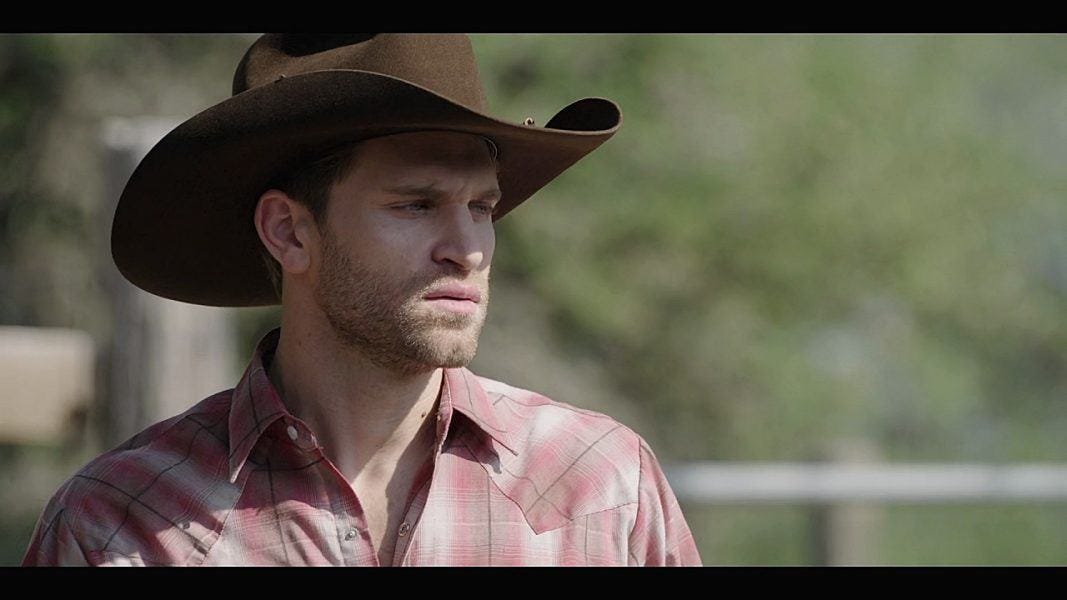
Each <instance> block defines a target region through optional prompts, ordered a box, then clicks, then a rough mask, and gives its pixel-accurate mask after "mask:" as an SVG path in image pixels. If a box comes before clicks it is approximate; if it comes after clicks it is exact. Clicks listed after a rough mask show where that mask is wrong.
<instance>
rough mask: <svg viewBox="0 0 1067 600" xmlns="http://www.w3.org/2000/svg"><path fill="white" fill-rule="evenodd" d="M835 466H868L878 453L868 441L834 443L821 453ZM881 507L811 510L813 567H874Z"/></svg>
mask: <svg viewBox="0 0 1067 600" xmlns="http://www.w3.org/2000/svg"><path fill="white" fill-rule="evenodd" d="M824 458H825V460H828V461H832V462H836V463H871V462H877V461H879V459H880V455H879V453H878V449H877V448H876V447H875V445H874V444H872V443H871V442H870V441H868V440H864V439H847V440H837V441H836V442H833V443H832V444H830V445H829V446H828V447H827V448H826V450H825V453H824ZM881 513H882V509H881V507H879V506H877V505H875V504H871V503H860V502H838V503H824V504H817V505H815V506H814V508H813V509H812V517H811V523H812V540H813V542H814V544H813V548H812V553H813V555H814V558H815V561H814V562H815V564H817V565H824V566H841V565H874V564H877V563H878V560H877V545H878V544H877V536H878V529H879V526H880V523H881V520H882V514H881Z"/></svg>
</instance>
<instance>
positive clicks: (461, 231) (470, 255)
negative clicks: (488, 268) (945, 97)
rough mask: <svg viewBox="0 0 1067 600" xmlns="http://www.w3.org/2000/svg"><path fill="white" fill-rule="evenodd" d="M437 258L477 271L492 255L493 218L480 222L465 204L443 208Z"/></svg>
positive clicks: (440, 260) (434, 258) (436, 245)
mask: <svg viewBox="0 0 1067 600" xmlns="http://www.w3.org/2000/svg"><path fill="white" fill-rule="evenodd" d="M440 214H441V223H440V226H439V228H438V234H439V235H438V238H437V242H436V243H435V244H434V248H433V260H434V262H436V263H438V264H442V265H448V266H452V267H453V268H457V267H458V268H459V269H462V270H463V271H465V272H469V271H474V270H476V269H479V268H480V267H482V266H483V264H484V262H485V261H486V260H487V259H488V258H490V257H491V256H492V252H493V244H494V242H495V239H496V238H495V233H494V231H493V225H492V223H491V222H479V221H478V220H476V219H475V217H474V215H472V214H471V212H470V210H469V209H468V208H467V206H465V205H459V206H456V205H450V206H449V208H448V209H447V210H444V209H443V210H442V211H441V213H440Z"/></svg>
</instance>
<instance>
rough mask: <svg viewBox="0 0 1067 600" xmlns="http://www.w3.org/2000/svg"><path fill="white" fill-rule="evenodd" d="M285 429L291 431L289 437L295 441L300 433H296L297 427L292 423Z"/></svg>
mask: <svg viewBox="0 0 1067 600" xmlns="http://www.w3.org/2000/svg"><path fill="white" fill-rule="evenodd" d="M285 430H286V431H287V432H289V439H291V440H293V441H294V442H295V441H296V438H297V437H298V435H297V433H296V427H293V426H292V425H290V426H289V427H287V428H286V429H285Z"/></svg>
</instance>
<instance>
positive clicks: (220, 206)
mask: <svg viewBox="0 0 1067 600" xmlns="http://www.w3.org/2000/svg"><path fill="white" fill-rule="evenodd" d="M484 106H485V100H484V95H483V92H482V88H481V83H480V80H479V76H478V72H477V67H476V63H475V61H474V56H473V52H472V50H471V46H470V42H469V40H468V39H467V38H466V37H465V36H458V35H378V36H366V35H363V36H282V35H267V36H264V37H262V38H260V39H259V40H258V41H257V42H256V43H255V44H253V46H252V47H251V48H250V49H249V51H248V52H247V53H246V55H245V57H244V58H243V59H242V61H241V63H240V64H239V66H238V68H237V73H236V75H235V79H234V96H233V97H232V98H230V99H229V100H226V101H224V102H222V103H220V104H218V105H216V106H215V107H212V108H210V109H208V110H206V111H204V112H203V113H201V114H199V115H197V116H194V117H193V118H191V119H190V120H189V121H187V122H186V123H184V124H182V125H181V126H179V127H178V128H177V129H175V130H174V131H173V132H171V133H170V134H168V136H167V137H165V138H164V139H163V140H162V141H160V143H159V144H158V145H157V146H156V147H155V148H153V150H152V152H150V153H149V154H148V155H147V156H146V157H145V159H144V160H143V161H142V163H141V164H140V165H139V166H138V168H137V170H136V171H135V173H134V174H133V176H132V177H131V178H130V181H129V183H128V184H127V187H126V189H125V190H124V192H123V196H122V198H121V200H120V203H119V206H118V209H117V211H116V216H115V224H114V228H113V234H112V236H113V237H112V248H113V254H114V256H115V260H116V263H117V265H118V266H119V269H120V270H121V271H122V272H123V274H124V275H125V276H126V277H127V278H128V279H130V281H132V282H133V283H135V284H136V285H138V286H140V287H142V288H144V289H146V290H148V291H150V292H153V293H156V294H159V295H161V296H165V297H169V298H174V299H177V300H183V301H188V302H194V303H201V304H209V305H220V306H247V305H256V304H270V303H276V302H278V301H280V302H281V305H282V323H281V327H280V329H275V330H274V331H272V332H270V333H269V334H267V335H266V336H265V337H264V338H263V339H262V340H261V342H260V344H259V346H258V347H257V349H256V351H255V354H254V356H253V358H252V360H251V363H250V365H249V367H248V369H247V371H246V372H245V374H244V376H243V378H242V379H241V381H240V382H239V383H238V385H237V386H236V387H235V388H234V389H232V390H227V391H224V392H220V393H218V394H215V395H214V396H211V397H209V398H207V399H205V400H203V401H201V402H200V403H198V404H197V405H195V406H194V407H192V408H191V409H189V410H188V411H186V412H185V413H183V414H182V415H178V416H176V417H173V418H171V419H169V420H167V421H164V422H162V423H158V424H156V425H154V426H152V427H149V428H148V429H147V430H145V431H144V432H142V433H140V434H138V435H137V436H135V437H134V438H132V439H131V440H129V441H128V442H127V443H125V444H123V445H122V446H120V447H119V448H116V449H115V450H112V451H111V452H108V453H106V454H104V455H102V456H101V457H98V458H97V459H95V460H94V461H92V462H91V463H90V464H89V465H87V466H86V467H85V468H83V469H82V470H81V471H80V472H79V473H77V474H76V475H75V476H74V477H72V478H71V479H70V480H69V481H68V482H67V483H66V484H64V486H63V487H62V488H61V489H60V490H59V491H58V492H57V494H56V495H55V496H54V497H53V499H52V500H51V502H50V503H49V504H48V506H47V507H46V508H45V510H44V512H43V514H42V516H41V519H40V521H39V523H38V525H37V528H36V530H35V532H34V535H33V539H32V541H31V545H30V547H29V549H28V551H27V553H26V557H25V559H24V564H27V565H44V564H48V565H54V564H93V565H104V564H107V565H131V564H132V565H237V564H248V565H394V566H399V565H699V564H700V558H699V555H698V553H697V550H696V546H695V544H694V542H693V538H692V535H691V533H690V530H689V528H688V526H687V524H686V522H685V519H684V517H683V515H682V513H681V511H680V509H679V507H678V503H677V501H676V499H675V496H674V494H673V493H672V491H671V489H670V487H669V485H668V484H667V482H666V479H665V478H664V476H663V473H662V471H661V469H660V467H659V464H658V462H657V460H656V457H655V455H654V454H653V452H652V450H651V449H650V448H649V447H648V445H647V443H646V442H645V441H644V440H643V439H642V438H641V437H640V436H639V435H638V434H636V433H635V432H633V431H632V430H631V429H629V428H627V427H626V426H624V425H622V424H620V423H618V422H617V421H615V420H614V419H612V418H611V417H608V416H606V415H602V414H599V413H595V412H592V411H587V410H581V409H578V408H575V407H573V406H571V405H569V404H565V403H562V402H556V401H553V400H550V399H548V398H546V397H544V396H542V395H539V394H537V393H535V392H531V391H527V390H522V389H518V388H514V387H511V386H509V385H507V384H504V383H501V382H497V381H493V380H491V379H487V378H483V377H479V376H477V375H475V374H473V373H471V372H470V371H469V370H467V369H466V368H465V365H467V364H468V363H469V362H470V360H471V359H472V358H473V357H474V353H475V348H476V346H477V341H478V335H479V332H480V330H481V327H482V323H483V322H484V320H485V316H486V310H487V306H488V301H489V271H490V264H491V261H492V257H493V251H494V243H495V234H494V222H495V220H497V219H499V218H500V217H502V216H503V215H504V214H506V213H507V212H508V211H510V210H511V209H513V208H514V207H515V206H516V205H518V204H519V203H520V202H522V201H523V200H525V199H526V198H528V197H529V196H530V195H532V194H533V193H534V192H535V191H536V190H537V189H539V188H540V187H542V186H544V185H545V184H546V183H548V182H549V181H551V180H552V179H553V178H554V177H556V176H557V175H559V174H560V173H561V172H563V171H564V170H565V169H567V168H568V167H569V166H570V165H572V164H574V163H575V162H576V161H578V160H579V159H580V158H582V157H583V156H584V155H585V154H588V153H589V152H591V151H592V150H593V149H595V148H596V147H597V146H599V145H600V144H601V143H603V142H604V141H606V140H607V139H608V138H609V137H611V135H613V134H614V133H615V131H616V130H617V129H618V127H619V125H620V122H621V115H620V113H619V110H618V107H617V106H616V105H615V104H614V103H612V102H610V101H608V100H604V99H599V98H587V99H585V100H582V101H579V102H576V103H574V104H572V105H570V106H569V107H567V108H565V109H564V110H562V111H560V113H558V114H557V115H556V117H554V118H553V119H552V120H550V121H549V122H548V124H547V125H546V126H545V127H543V128H538V127H535V126H534V124H533V123H532V121H531V120H527V122H526V123H524V124H523V125H516V124H511V123H507V122H504V121H500V120H498V119H495V118H493V117H490V116H488V115H486V114H485V108H484ZM279 288H280V289H279Z"/></svg>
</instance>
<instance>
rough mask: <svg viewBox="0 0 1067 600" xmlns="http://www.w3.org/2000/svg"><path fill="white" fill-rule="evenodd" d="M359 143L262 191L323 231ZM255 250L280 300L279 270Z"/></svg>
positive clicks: (495, 157) (493, 150)
mask: <svg viewBox="0 0 1067 600" xmlns="http://www.w3.org/2000/svg"><path fill="white" fill-rule="evenodd" d="M483 139H484V140H485V143H486V145H487V146H488V147H489V154H490V156H491V159H492V161H493V166H494V167H495V168H496V169H497V172H499V170H500V161H499V150H498V149H497V145H496V143H494V142H493V141H492V140H490V139H489V138H483ZM361 143H362V140H360V141H356V142H347V143H344V144H341V145H338V146H333V147H331V148H329V149H328V150H325V151H324V152H322V153H320V154H318V155H316V156H314V157H313V158H312V159H310V160H306V161H304V162H302V163H299V165H298V166H297V167H296V168H293V169H290V170H288V171H285V172H284V173H282V174H281V175H279V176H276V177H274V178H273V179H272V180H271V182H270V183H269V184H268V185H267V188H266V189H272V188H273V189H279V190H281V191H283V192H285V193H286V194H288V195H289V197H290V198H292V199H293V200H296V201H297V202H298V203H300V204H301V205H302V206H304V207H305V208H307V209H308V212H310V213H311V216H312V218H314V219H315V225H316V226H317V227H318V228H319V229H320V230H322V229H325V227H326V213H327V209H328V208H329V204H330V192H331V191H332V190H333V186H334V185H336V184H338V183H340V182H341V181H343V180H344V178H345V177H347V176H348V175H349V174H350V173H351V172H352V171H354V170H355V168H356V166H357V164H358V157H359V149H360V144H361ZM254 210H255V209H254V207H253V211H254ZM258 250H259V254H260V257H261V258H262V259H263V264H264V265H266V267H267V273H268V274H269V275H270V282H271V286H272V287H273V288H274V293H275V295H276V296H277V297H278V298H279V299H280V298H281V297H282V267H281V265H279V264H278V261H277V260H276V259H275V258H274V256H273V255H272V254H271V253H270V251H269V250H267V247H266V246H265V245H263V241H262V240H260V243H259V247H258Z"/></svg>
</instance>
